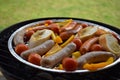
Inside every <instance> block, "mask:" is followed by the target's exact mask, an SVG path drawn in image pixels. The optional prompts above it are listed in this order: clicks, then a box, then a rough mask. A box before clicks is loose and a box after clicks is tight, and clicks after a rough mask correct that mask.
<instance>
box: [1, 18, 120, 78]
mask: <svg viewBox="0 0 120 80" xmlns="http://www.w3.org/2000/svg"><path fill="white" fill-rule="evenodd" d="M61 18H62V19H76V20H81V21H87V22H91V23H95V24H98V25H102V26H105V27H107V28H109V29H111V30H113V31H115V32H116V33H118V34H120V29H117V28H115V27H113V26H110V25H107V24H104V23H100V22H96V21H91V20H86V19H78V18H65V17H64V18H63V17H54V18H40V19H34V20H28V21H23V22H20V23H17V24H15V25H12V26H10V27H8V28H6V29H5V30H3V31H1V33H0V70H1V72H2V73H3V75H4V76H5V77H6V79H7V80H98V79H99V80H120V63H118V64H117V65H115V66H113V67H111V68H109V69H106V70H101V71H97V72H91V73H90V74H89V75H88V74H84V75H81V74H77V75H79V77H71V76H66V75H64V74H55V73H51V72H47V71H40V70H38V69H36V68H33V67H31V66H28V65H26V64H24V63H22V62H20V61H18V60H17V59H16V58H15V57H13V56H12V55H11V53H10V52H9V50H8V46H7V45H8V39H9V37H10V36H11V34H12V33H13V32H14V31H16V30H17V29H18V28H20V27H21V26H24V25H26V24H29V23H32V22H36V21H40V20H48V19H61ZM72 75H76V74H72Z"/></svg>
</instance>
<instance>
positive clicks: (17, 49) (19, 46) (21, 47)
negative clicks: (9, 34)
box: [15, 44, 29, 55]
mask: <svg viewBox="0 0 120 80" xmlns="http://www.w3.org/2000/svg"><path fill="white" fill-rule="evenodd" d="M28 49H29V48H28V46H27V45H25V44H17V45H16V47H15V52H16V53H17V54H18V55H20V54H21V53H22V52H24V51H26V50H28Z"/></svg>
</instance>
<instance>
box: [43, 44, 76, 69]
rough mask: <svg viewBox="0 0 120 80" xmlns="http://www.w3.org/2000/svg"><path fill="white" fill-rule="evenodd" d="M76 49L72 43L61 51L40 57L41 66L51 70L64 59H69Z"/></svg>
mask: <svg viewBox="0 0 120 80" xmlns="http://www.w3.org/2000/svg"><path fill="white" fill-rule="evenodd" d="M75 49H76V45H75V44H74V43H69V44H68V45H67V46H65V47H64V48H63V49H60V50H59V51H57V52H56V53H54V54H52V55H50V56H46V57H44V56H43V57H42V60H41V66H43V67H47V68H53V67H54V66H55V65H56V64H57V63H59V62H60V61H62V59H64V58H65V57H69V56H70V55H71V54H72V53H73V52H74V51H75Z"/></svg>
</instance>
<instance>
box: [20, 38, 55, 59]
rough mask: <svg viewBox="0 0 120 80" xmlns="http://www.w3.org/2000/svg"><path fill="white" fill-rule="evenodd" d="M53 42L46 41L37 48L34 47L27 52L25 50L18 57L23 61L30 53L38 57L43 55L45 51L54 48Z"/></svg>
mask: <svg viewBox="0 0 120 80" xmlns="http://www.w3.org/2000/svg"><path fill="white" fill-rule="evenodd" d="M54 44H55V43H54V41H53V40H47V41H45V42H44V43H42V44H41V45H39V46H36V47H34V48H31V49H29V50H26V51H24V52H22V53H21V54H20V56H21V57H22V58H24V59H27V58H28V55H29V54H30V53H38V54H39V55H41V56H42V55H43V54H45V53H46V52H47V51H49V50H50V49H51V48H52V47H53V46H54Z"/></svg>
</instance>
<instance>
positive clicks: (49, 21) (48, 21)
mask: <svg viewBox="0 0 120 80" xmlns="http://www.w3.org/2000/svg"><path fill="white" fill-rule="evenodd" d="M52 23H53V21H52V20H46V21H45V24H48V25H49V24H52Z"/></svg>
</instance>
